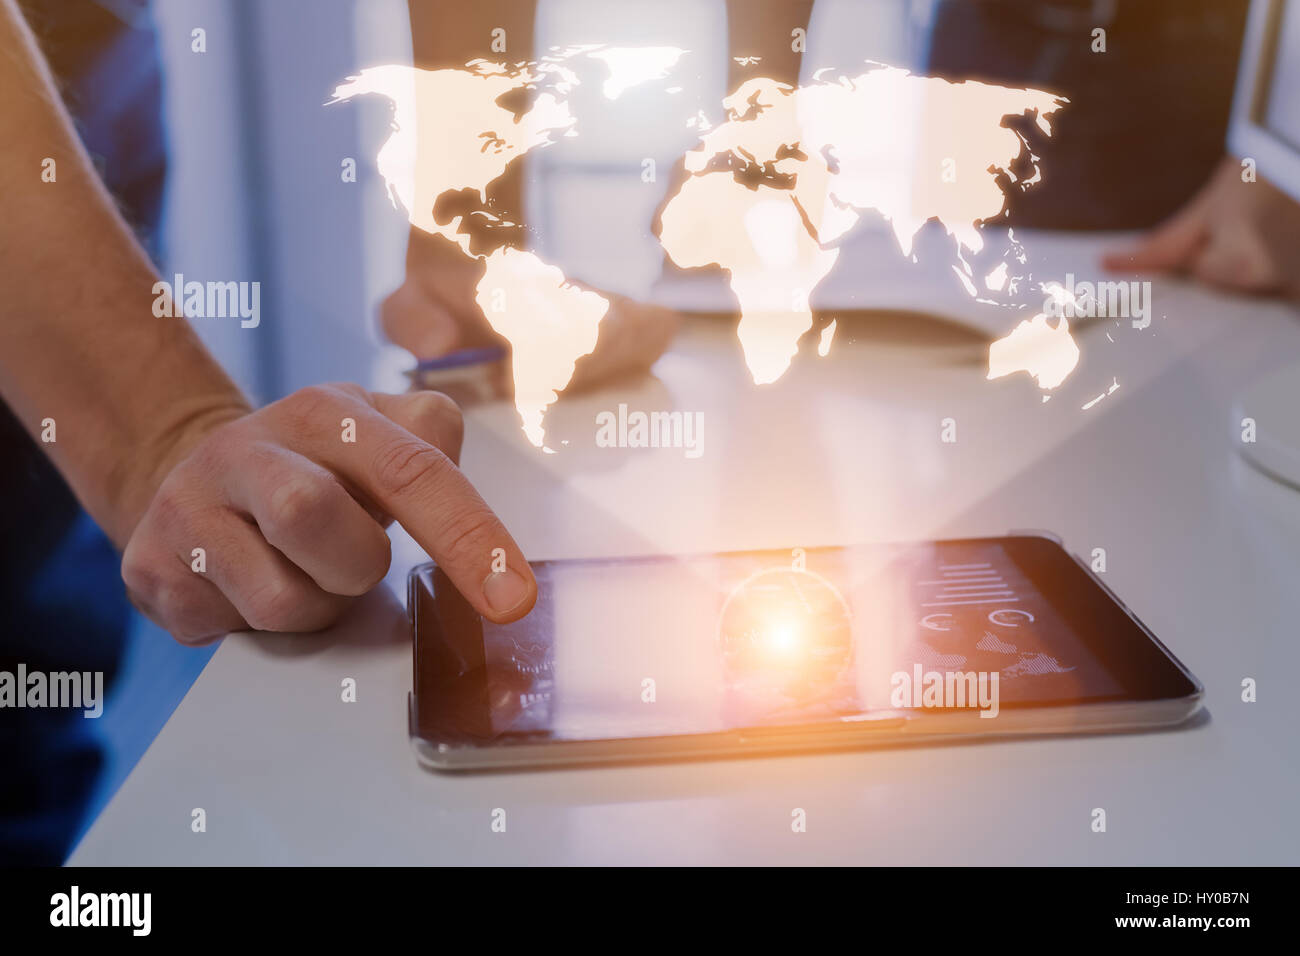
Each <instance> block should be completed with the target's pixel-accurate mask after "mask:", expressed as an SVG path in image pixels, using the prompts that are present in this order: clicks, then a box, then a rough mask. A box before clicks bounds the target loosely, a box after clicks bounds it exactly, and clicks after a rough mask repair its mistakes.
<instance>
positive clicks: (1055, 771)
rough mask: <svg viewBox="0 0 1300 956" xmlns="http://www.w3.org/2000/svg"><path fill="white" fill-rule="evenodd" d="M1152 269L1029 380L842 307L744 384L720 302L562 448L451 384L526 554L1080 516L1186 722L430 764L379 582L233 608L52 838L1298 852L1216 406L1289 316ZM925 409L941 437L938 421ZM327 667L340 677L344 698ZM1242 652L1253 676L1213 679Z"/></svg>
mask: <svg viewBox="0 0 1300 956" xmlns="http://www.w3.org/2000/svg"><path fill="white" fill-rule="evenodd" d="M1054 254H1057V255H1058V260H1057V261H1056V262H1055V263H1054V265H1058V266H1061V267H1062V269H1061V271H1062V274H1063V272H1064V267H1066V266H1072V267H1073V268H1074V271H1075V272H1076V273H1077V274H1079V275H1080V276H1084V275H1091V276H1097V275H1098V270H1097V269H1096V266H1095V258H1094V254H1095V243H1092V242H1091V241H1079V242H1075V243H1073V244H1072V243H1069V242H1067V243H1065V244H1063V245H1062V246H1061V248H1060V249H1057V250H1056V253H1054ZM1060 256H1064V257H1065V258H1059V257H1060ZM1154 301H1155V305H1156V308H1155V320H1154V322H1153V323H1152V325H1151V326H1150V327H1149V328H1148V329H1145V330H1142V331H1138V330H1134V329H1132V328H1131V327H1130V326H1129V324H1128V323H1127V322H1123V323H1115V322H1112V321H1109V320H1101V321H1098V322H1095V323H1092V324H1091V325H1089V326H1087V327H1085V328H1082V329H1079V330H1078V340H1079V343H1080V346H1081V348H1082V350H1083V356H1082V359H1081V361H1080V365H1079V368H1078V369H1077V370H1076V371H1075V372H1074V374H1073V375H1072V376H1071V377H1070V379H1068V380H1067V381H1066V383H1065V384H1064V385H1063V386H1061V388H1059V389H1057V390H1056V392H1055V393H1054V394H1053V397H1052V398H1051V400H1050V401H1048V402H1046V403H1044V402H1043V401H1042V400H1041V395H1040V392H1039V390H1038V388H1037V387H1036V386H1035V385H1034V384H1033V383H1032V382H1031V381H1029V380H1028V378H1027V377H1026V376H1023V375H1018V376H1015V377H1013V378H1009V379H1002V380H998V381H994V382H988V381H986V380H985V377H984V376H985V372H986V366H985V365H984V364H983V356H982V354H981V353H980V352H979V350H978V349H975V350H968V349H964V348H956V347H944V348H935V347H933V346H932V345H927V344H922V343H921V342H920V341H919V340H918V341H908V340H907V338H906V336H904V337H903V338H902V339H900V338H899V337H898V336H897V335H894V334H893V333H892V332H891V331H890V329H889V328H887V327H886V326H884V325H873V326H870V327H868V326H857V325H853V324H851V323H847V322H845V323H842V327H841V329H840V333H839V338H838V340H837V342H836V346H835V348H834V349H833V350H832V352H831V355H830V356H828V357H826V358H818V357H817V356H816V354H815V352H814V353H812V354H809V355H801V356H800V357H798V358H797V359H796V361H795V365H794V367H792V368H791V370H790V372H789V373H787V375H786V376H785V378H784V379H782V380H781V381H780V382H778V383H777V384H776V385H774V386H770V387H767V388H764V389H757V388H755V387H754V386H753V385H752V384H750V383H749V381H748V378H747V375H746V373H745V369H744V367H743V363H742V362H741V360H740V355H739V350H738V347H737V345H736V342H735V339H734V336H733V335H732V334H731V332H730V330H729V329H727V328H725V327H723V325H722V324H721V323H718V322H713V323H707V322H704V323H699V324H696V325H693V326H691V327H690V328H688V330H687V331H686V332H685V333H684V334H683V335H682V337H681V338H680V339H679V341H678V342H677V343H676V345H675V346H674V349H673V351H672V352H671V353H670V354H669V355H667V356H665V358H664V359H663V360H661V362H660V363H659V364H658V365H657V366H656V370H655V371H656V378H655V379H654V380H652V381H641V382H638V383H633V384H629V385H625V386H622V387H620V388H616V389H611V390H606V391H603V392H600V393H596V394H592V395H587V396H583V397H580V398H574V399H572V400H565V401H564V402H562V403H561V404H560V405H558V406H557V407H556V409H555V411H554V412H553V413H552V415H551V417H550V424H551V426H552V431H551V441H552V442H560V441H565V440H567V441H569V442H570V444H569V445H560V446H558V447H560V449H561V452H560V453H559V454H556V455H545V456H543V455H540V454H538V453H537V452H536V451H535V450H534V449H532V448H531V447H530V446H528V445H527V444H526V443H525V442H524V440H523V438H522V436H521V435H520V434H519V432H518V429H517V426H516V424H515V422H516V419H515V417H514V413H513V409H512V408H511V407H510V406H508V405H501V404H497V405H489V406H482V407H479V408H476V409H473V410H471V412H470V413H469V415H468V423H467V425H468V433H467V441H466V449H465V455H464V466H465V469H466V470H467V472H468V473H469V475H470V476H471V477H472V478H473V479H474V481H475V482H476V483H477V485H478V486H479V488H480V489H481V490H482V491H483V493H484V495H485V497H486V498H487V499H488V501H489V502H490V503H491V504H492V505H493V506H494V507H495V508H496V509H497V510H498V512H499V513H500V514H501V515H502V516H503V518H504V519H505V521H506V523H507V525H508V526H509V527H510V528H511V529H512V531H513V533H514V534H515V536H516V538H517V539H518V540H519V542H520V544H521V545H522V546H523V548H524V551H525V553H527V554H528V555H529V556H530V557H531V558H534V559H540V558H557V557H579V556H592V555H618V554H639V553H647V552H665V553H682V552H707V551H714V550H731V549H745V548H767V547H792V546H815V545H820V544H837V543H849V542H855V541H872V540H880V541H888V540H918V539H926V538H933V537H952V536H962V535H980V534H1001V533H1004V532H1006V531H1008V530H1012V529H1029V528H1038V529H1047V530H1050V531H1053V532H1055V533H1057V534H1059V535H1060V536H1061V537H1063V538H1064V540H1065V544H1066V546H1067V547H1068V548H1070V549H1071V550H1072V551H1075V552H1077V553H1080V554H1085V555H1086V554H1088V553H1089V552H1090V551H1091V549H1092V548H1094V547H1104V548H1106V550H1107V555H1108V570H1107V572H1106V576H1107V580H1108V583H1109V584H1110V585H1111V587H1112V588H1113V589H1114V590H1115V591H1116V592H1117V593H1118V594H1119V595H1120V596H1121V597H1122V598H1123V599H1124V600H1125V601H1126V602H1127V603H1128V604H1129V605H1130V606H1131V607H1132V608H1133V609H1134V610H1135V611H1136V612H1137V614H1138V615H1139V616H1140V617H1141V618H1142V619H1143V620H1144V621H1145V622H1146V623H1147V624H1148V625H1149V626H1150V627H1151V628H1152V629H1153V630H1154V631H1155V632H1156V633H1157V634H1158V635H1160V636H1161V638H1162V639H1163V640H1164V641H1165V642H1166V643H1167V644H1168V645H1169V647H1170V648H1171V649H1172V650H1173V651H1174V652H1175V653H1176V654H1177V655H1178V656H1179V657H1180V658H1181V659H1182V660H1183V661H1184V662H1185V663H1186V664H1187V665H1188V666H1189V667H1190V668H1191V670H1192V671H1193V672H1194V673H1195V674H1196V675H1197V676H1198V677H1199V678H1200V679H1201V680H1202V681H1203V682H1204V684H1205V686H1206V700H1207V707H1208V712H1209V716H1208V718H1207V719H1203V720H1201V721H1199V722H1198V723H1197V724H1195V725H1194V726H1192V727H1190V728H1187V729H1181V730H1177V731H1173V732H1165V733H1150V734H1138V735H1124V736H1108V737H1077V738H1055V739H1040V740H1029V741H1017V742H1001V743H982V744H965V745H953V746H927V747H917V748H913V749H898V750H881V751H864V752H849V753H835V754H824V755H805V756H791V757H780V758H760V759H748V760H730V761H714V762H705V763H690V764H660V765H651V766H634V767H619V768H602V769H586V770H561V771H534V772H528V773H497V774H485V775H472V776H453V775H437V774H433V773H429V772H426V771H424V770H421V769H419V768H418V767H417V765H416V762H415V759H414V757H413V754H412V752H411V749H410V746H409V743H408V740H407V733H406V699H407V694H408V692H409V690H410V687H411V663H410V645H409V636H408V633H407V628H406V622H405V617H404V613H403V611H402V608H401V603H400V597H396V596H394V593H393V592H389V591H384V592H380V593H376V594H373V595H371V596H370V597H369V598H368V599H367V600H366V601H364V602H363V603H362V604H361V605H359V606H358V607H357V608H356V610H355V612H354V613H353V614H352V615H351V616H350V618H349V619H348V620H346V621H345V622H344V623H343V624H341V625H340V626H339V627H337V628H336V629H335V630H334V631H332V632H330V633H328V634H323V635H309V636H301V637H299V636H292V637H288V636H277V635H268V636H255V635H234V636H231V637H229V638H227V639H226V640H225V641H224V643H223V644H222V646H221V647H220V649H219V650H218V651H217V653H216V655H215V656H214V657H213V659H212V661H211V662H210V663H209V665H208V667H207V668H206V670H205V671H204V672H203V674H202V676H201V677H200V678H199V680H198V681H197V682H196V684H195V685H194V687H193V688H192V689H191V690H190V692H189V694H188V695H187V696H186V698H185V700H184V701H183V702H182V704H181V705H180V707H179V708H178V709H177V710H176V712H175V714H174V715H173V716H172V718H171V719H170V721H169V722H168V723H167V725H166V727H165V728H164V729H163V731H162V733H161V734H160V735H159V736H158V738H157V739H156V740H155V741H154V743H153V745H152V746H151V747H150V748H149V750H148V752H147V753H146V754H145V756H144V757H143V759H142V760H141V761H140V763H139V765H138V766H137V767H136V768H135V770H134V771H133V772H132V773H131V775H130V776H129V778H128V779H127V780H126V782H125V784H124V785H123V786H122V788H121V790H120V791H119V792H118V793H117V795H116V796H115V797H114V799H113V800H112V801H111V803H110V804H109V805H108V807H107V808H106V809H105V811H104V812H103V813H102V814H101V816H100V817H99V819H98V820H97V821H96V822H95V824H94V826H93V827H92V828H91V829H90V831H89V833H88V834H87V835H86V837H85V838H84V839H83V841H82V842H81V844H80V846H79V847H78V849H77V850H76V852H75V853H74V855H73V857H72V860H71V862H72V863H74V864H118V863H124V864H150V863H152V864H172V863H176V864H185V863H191V864H238V863H281V864H285V863H312V864H386V863H688V864H695V863H744V864H752V863H885V864H928V863H960V864H1007V863H1010V864H1019V863H1026V864H1028V863H1036V864H1044V863H1045V864H1069V863H1104V864H1193V863H1195V864H1228V863H1273V864H1295V863H1297V862H1300V826H1297V825H1296V822H1295V808H1296V807H1297V806H1298V805H1300V761H1298V760H1297V756H1298V755H1300V748H1298V747H1297V744H1296V737H1295V735H1296V733H1297V727H1300V720H1298V719H1297V718H1300V695H1297V694H1296V692H1295V688H1294V687H1293V686H1291V685H1290V684H1289V683H1288V681H1289V680H1290V679H1289V678H1287V677H1286V675H1287V674H1300V624H1298V622H1300V492H1295V491H1290V490H1288V489H1285V488H1283V487H1282V486H1280V485H1276V484H1274V483H1272V482H1270V481H1269V480H1268V479H1265V478H1263V477H1262V476H1261V475H1259V474H1257V473H1256V472H1254V471H1253V470H1252V469H1250V468H1249V467H1248V466H1247V465H1245V464H1244V463H1243V462H1242V460H1241V459H1240V456H1239V455H1238V454H1237V453H1236V450H1235V448H1236V443H1237V442H1238V441H1239V437H1240V435H1239V432H1240V428H1239V425H1238V424H1237V423H1234V422H1233V421H1232V420H1231V415H1230V409H1231V405H1232V401H1233V399H1234V397H1235V396H1236V394H1237V393H1238V391H1240V389H1241V388H1242V387H1243V386H1244V385H1246V384H1248V383H1249V382H1251V381H1253V380H1254V379H1255V378H1257V377H1258V376H1259V375H1260V374H1262V373H1264V372H1266V371H1268V370H1270V369H1272V368H1275V367H1277V366H1279V365H1281V364H1284V363H1286V362H1290V361H1295V360H1297V359H1300V320H1298V318H1297V315H1296V312H1295V310H1294V309H1292V308H1290V307H1287V306H1283V305H1279V304H1269V303H1260V302H1253V301H1246V300H1238V299H1228V298H1222V297H1218V296H1214V295H1211V294H1209V293H1206V292H1203V291H1201V290H1198V289H1193V288H1190V287H1187V286H1184V285H1182V284H1180V283H1176V282H1169V281H1159V282H1157V283H1156V286H1155V300H1154ZM904 331H905V332H907V333H910V332H912V331H916V332H917V335H918V336H919V337H921V338H924V336H925V334H927V333H925V330H924V329H923V327H921V326H919V325H915V324H914V325H913V326H909V328H908V329H906V330H904ZM850 339H853V341H849V340H850ZM963 355H966V356H967V357H966V358H965V359H964V358H963ZM1112 380H1114V381H1118V382H1119V384H1120V388H1119V389H1118V390H1117V391H1115V392H1114V393H1113V394H1110V395H1108V396H1107V397H1106V398H1105V399H1104V400H1102V401H1101V402H1099V403H1097V404H1096V405H1095V406H1094V407H1092V408H1091V409H1088V410H1086V411H1085V410H1083V409H1082V407H1081V406H1083V404H1084V403H1085V402H1087V401H1089V400H1090V399H1092V398H1094V397H1095V396H1096V395H1098V394H1099V393H1101V392H1103V391H1105V390H1106V388H1107V387H1108V386H1109V385H1110V384H1111V382H1112ZM620 401H626V402H628V403H629V405H630V406H631V407H632V408H641V409H645V410H651V409H663V408H668V407H675V408H679V409H684V410H689V411H703V412H704V414H705V452H704V454H703V456H702V457H700V458H698V459H696V460H688V459H686V458H685V457H684V456H683V455H682V454H681V453H680V452H679V451H671V450H618V449H598V448H596V447H595V446H594V432H595V427H594V416H595V414H596V412H598V411H600V410H603V409H614V408H616V407H617V403H618V402H620ZM949 416H951V417H953V418H955V419H956V420H957V423H958V441H957V443H956V444H955V445H945V444H942V443H941V442H940V441H939V422H940V419H942V418H944V417H949ZM1268 427H1269V423H1268V421H1266V420H1262V421H1260V422H1259V428H1260V429H1261V430H1266V429H1267V428H1268ZM394 555H395V556H394V568H393V573H392V574H391V575H390V578H389V581H390V583H391V584H393V585H395V586H396V587H395V591H396V594H397V595H400V594H401V593H402V592H401V585H402V581H403V578H404V575H405V572H406V570H407V568H409V567H410V566H411V565H412V564H414V563H416V562H417V561H418V560H420V559H421V556H420V555H419V553H418V549H416V548H415V547H414V546H413V545H412V543H411V542H410V541H409V539H407V538H405V537H403V536H400V535H399V536H398V537H397V538H396V539H395V547H394ZM345 677H352V678H355V679H356V681H357V693H358V700H357V702H356V703H351V704H348V703H343V702H342V701H341V700H340V682H341V681H342V679H343V678H345ZM1244 677H1253V678H1255V679H1256V680H1257V681H1258V688H1259V691H1258V692H1259V700H1258V702H1256V703H1253V704H1247V703H1243V702H1242V701H1241V700H1240V689H1241V681H1242V679H1243V678H1244ZM195 807H202V808H203V809H204V810H205V811H206V815H207V832H205V833H193V832H191V828H190V822H191V810H192V809H193V808H195ZM796 807H798V808H803V809H804V810H805V811H806V813H807V832H805V833H801V834H795V833H793V832H792V831H791V826H790V820H791V811H792V809H793V808H796ZM1094 807H1103V808H1105V810H1106V812H1107V818H1108V820H1107V822H1108V829H1107V832H1106V833H1104V834H1097V833H1093V832H1092V831H1091V828H1090V823H1091V811H1092V809H1093V808H1094ZM496 808H502V809H505V810H506V814H507V815H506V820H507V828H506V832H504V833H497V832H494V831H493V829H492V827H491V823H492V813H493V810H494V809H496Z"/></svg>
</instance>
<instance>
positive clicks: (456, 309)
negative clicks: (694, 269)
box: [379, 228, 682, 397]
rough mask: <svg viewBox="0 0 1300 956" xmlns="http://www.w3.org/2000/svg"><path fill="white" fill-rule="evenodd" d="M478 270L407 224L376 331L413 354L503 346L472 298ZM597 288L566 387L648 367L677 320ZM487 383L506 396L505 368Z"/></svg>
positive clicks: (597, 382) (592, 384) (666, 311)
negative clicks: (602, 304) (600, 314)
mask: <svg viewBox="0 0 1300 956" xmlns="http://www.w3.org/2000/svg"><path fill="white" fill-rule="evenodd" d="M482 275H483V264H482V263H481V262H479V261H478V260H475V259H471V258H469V257H468V256H466V255H465V254H464V253H462V252H461V251H460V250H459V249H457V248H456V246H454V245H453V244H452V243H450V242H448V241H447V240H446V239H443V238H442V237H440V236H431V235H429V234H428V233H426V232H424V231H422V230H420V229H416V228H412V229H411V238H410V244H409V246H408V247H407V253H406V281H405V282H403V283H402V285H401V286H399V287H398V288H397V290H396V291H395V292H393V293H392V294H391V295H390V296H388V298H387V299H385V300H384V302H383V303H382V304H381V306H380V309H379V318H380V323H381V325H382V326H383V330H384V334H385V335H386V336H387V338H388V340H389V341H391V342H392V343H393V344H395V345H400V346H402V347H403V348H405V349H407V350H408V351H409V352H411V353H412V354H413V355H414V356H415V357H416V358H417V359H428V358H438V357H440V356H443V355H446V354H447V353H449V352H453V351H455V350H457V349H471V348H484V347H490V346H493V347H501V348H505V349H507V350H508V349H509V347H510V343H509V342H508V341H506V339H505V338H504V337H503V336H501V335H499V334H498V333H497V332H496V331H495V330H494V329H493V328H492V325H491V324H490V323H489V322H488V320H487V319H486V318H485V317H484V315H483V310H482V309H480V308H479V306H478V304H477V302H476V301H475V287H476V286H477V284H478V282H479V280H480V279H481V278H482ZM596 291H599V290H596ZM600 294H601V295H603V296H605V298H607V299H609V300H610V305H609V312H608V313H607V314H606V315H605V317H604V318H603V319H601V321H600V332H599V336H598V337H597V339H596V346H595V348H593V349H592V351H591V353H590V354H589V355H584V356H583V357H582V358H581V359H579V360H578V363H577V366H576V367H575V368H574V370H573V378H572V379H570V380H569V382H568V384H567V385H566V387H565V390H566V391H567V390H568V389H573V390H575V391H578V390H582V389H587V388H593V387H595V386H597V385H601V384H603V383H605V382H607V381H610V380H611V379H614V378H617V377H619V376H624V375H633V374H637V373H640V372H645V371H647V370H649V368H650V366H652V365H653V364H654V363H655V362H656V361H657V360H658V359H659V357H660V356H661V355H663V354H664V352H665V351H666V350H667V348H668V346H669V345H670V344H671V342H672V338H673V335H674V334H676V332H677V330H678V329H679V328H680V327H681V321H682V317H681V315H680V314H679V313H677V312H674V311H672V310H671V309H665V308H663V307H661V306H657V305H648V304H646V303H644V302H637V301H635V300H633V299H629V298H627V297H626V296H621V295H615V294H612V293H609V292H601V293H600ZM494 386H495V387H496V389H497V391H498V392H500V394H501V396H502V397H509V396H510V392H511V385H510V376H509V375H508V374H507V375H503V376H501V377H500V380H499V381H496V382H494Z"/></svg>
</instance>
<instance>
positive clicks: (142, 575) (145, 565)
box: [122, 537, 162, 603]
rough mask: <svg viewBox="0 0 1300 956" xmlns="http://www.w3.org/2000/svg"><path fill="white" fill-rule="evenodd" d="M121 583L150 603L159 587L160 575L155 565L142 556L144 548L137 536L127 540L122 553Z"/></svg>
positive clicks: (160, 582)
mask: <svg viewBox="0 0 1300 956" xmlns="http://www.w3.org/2000/svg"><path fill="white" fill-rule="evenodd" d="M122 583H123V584H125V585H126V589H127V590H128V591H131V592H133V593H135V594H138V595H139V596H140V597H142V598H144V599H145V600H146V601H149V602H150V603H152V602H153V600H154V597H155V595H157V594H158V592H159V590H160V589H161V584H162V575H161V574H159V573H158V568H157V566H156V565H155V564H154V563H153V562H151V561H149V560H147V559H146V558H145V557H144V548H143V546H142V545H141V544H140V539H139V538H138V537H132V538H131V540H130V541H128V542H127V545H126V551H125V552H124V553H123V555H122Z"/></svg>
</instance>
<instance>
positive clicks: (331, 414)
mask: <svg viewBox="0 0 1300 956" xmlns="http://www.w3.org/2000/svg"><path fill="white" fill-rule="evenodd" d="M283 402H284V406H283V407H284V410H285V412H286V414H287V415H288V416H289V419H290V422H291V424H292V425H294V426H295V427H297V428H299V429H302V430H312V429H314V428H318V427H319V426H320V424H321V423H322V422H328V423H330V425H331V426H332V425H333V419H334V418H335V417H336V415H337V414H338V412H339V409H340V407H341V406H342V405H343V404H344V403H345V398H344V395H343V394H342V392H340V390H339V389H338V388H337V387H336V386H333V385H308V386H306V387H305V388H300V389H298V391H296V392H294V393H293V394H292V395H290V396H288V397H287V398H285V399H283Z"/></svg>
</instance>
